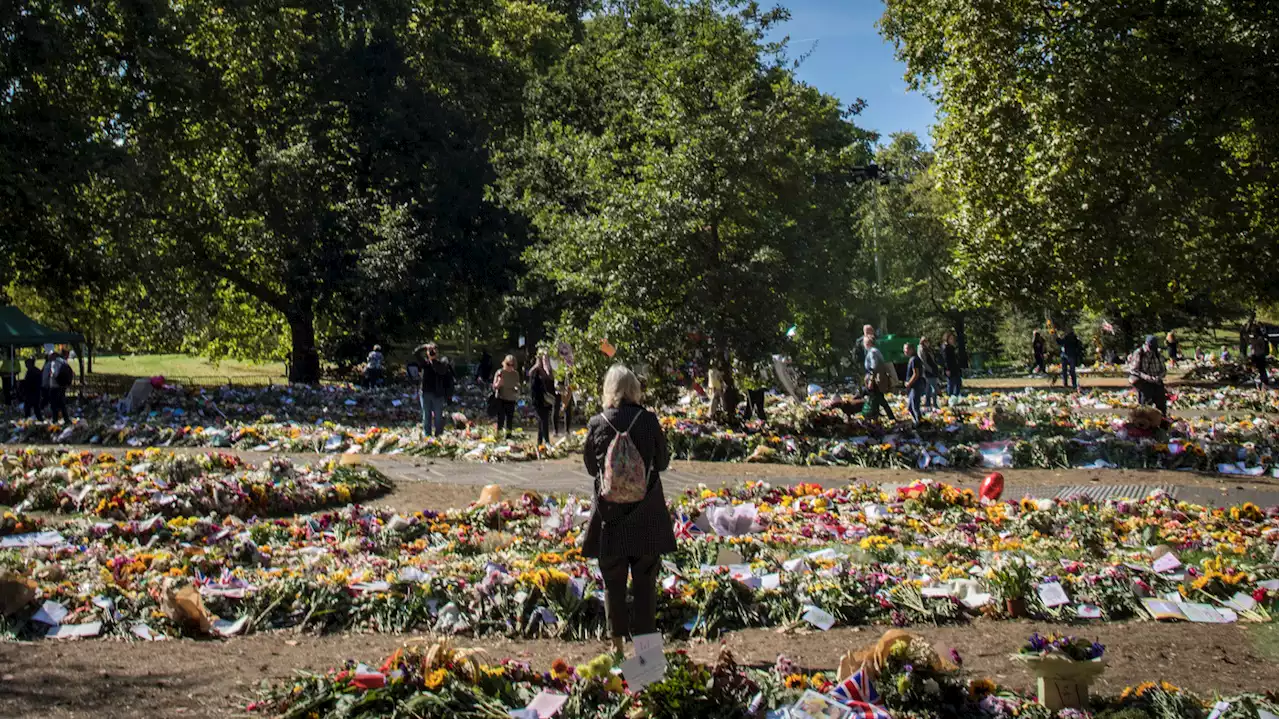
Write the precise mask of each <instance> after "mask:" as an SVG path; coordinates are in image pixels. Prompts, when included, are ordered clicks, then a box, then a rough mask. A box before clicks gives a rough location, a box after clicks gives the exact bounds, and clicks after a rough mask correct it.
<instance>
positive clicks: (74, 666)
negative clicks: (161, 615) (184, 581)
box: [0, 621, 1277, 719]
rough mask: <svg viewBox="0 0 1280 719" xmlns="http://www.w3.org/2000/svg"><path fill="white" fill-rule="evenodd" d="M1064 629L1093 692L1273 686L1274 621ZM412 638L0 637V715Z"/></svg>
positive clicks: (57, 710) (319, 663)
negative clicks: (1266, 645) (1084, 641)
mask: <svg viewBox="0 0 1280 719" xmlns="http://www.w3.org/2000/svg"><path fill="white" fill-rule="evenodd" d="M1054 628H1055V627H1053V626H1050V625H1045V624H1040V623H1033V622H1021V621H1017V622H1010V621H1004V622H990V621H978V622H974V623H972V624H968V625H961V626H951V627H933V628H920V629H913V631H917V632H918V633H919V634H921V635H923V636H925V637H926V638H927V639H928V640H929V641H931V642H932V643H933V644H934V646H935V647H936V648H937V649H938V650H939V651H941V652H944V653H945V652H946V651H947V650H948V649H950V648H955V649H956V650H958V651H959V652H960V654H961V656H962V657H963V659H964V669H965V670H966V671H968V672H970V673H971V674H972V675H973V676H987V677H991V678H993V679H995V680H997V681H999V682H1001V683H1005V684H1009V685H1011V686H1015V687H1021V688H1024V689H1030V688H1031V687H1032V680H1031V679H1030V678H1029V677H1028V675H1027V674H1026V672H1025V670H1024V669H1023V668H1022V667H1020V666H1019V665H1017V664H1016V663H1014V662H1012V661H1010V659H1009V657H1008V655H1009V654H1010V653H1012V652H1013V651H1014V650H1015V649H1016V648H1017V646H1018V645H1019V644H1020V643H1021V642H1022V641H1024V640H1025V638H1026V637H1027V635H1029V634H1030V633H1031V632H1032V631H1041V632H1044V631H1050V630H1052V629H1054ZM1057 629H1060V630H1061V629H1062V627H1057ZM882 631H884V628H883V627H860V628H842V629H833V630H832V631H830V632H805V633H800V634H795V633H792V634H784V633H778V632H776V631H770V630H750V631H742V632H735V633H733V634H730V635H728V636H727V637H725V638H724V643H726V644H727V645H728V646H729V647H730V648H731V649H732V650H733V652H734V655H735V656H736V657H737V659H738V661H739V662H740V663H743V664H748V665H755V666H760V667H764V666H768V665H771V664H772V663H773V661H774V660H775V659H776V658H777V655H778V654H779V653H783V654H786V655H787V656H789V657H791V658H792V660H794V661H795V662H796V663H797V665H799V666H802V667H807V668H809V670H810V671H831V670H833V669H834V668H835V666H836V664H837V663H838V661H839V657H840V655H841V654H843V653H844V652H845V651H848V650H849V649H851V648H861V647H863V646H865V645H867V644H870V643H871V642H873V641H874V640H875V639H876V638H877V637H878V636H879V635H880V633H881V632H882ZM1071 631H1073V632H1074V633H1077V634H1081V635H1084V636H1087V637H1090V638H1095V639H1097V640H1098V641H1101V642H1102V643H1103V644H1105V645H1107V655H1108V657H1109V658H1110V660H1111V666H1110V667H1109V668H1108V669H1107V672H1106V673H1105V674H1104V675H1103V677H1102V679H1101V681H1100V682H1099V683H1098V685H1097V688H1098V690H1099V691H1102V692H1118V691H1120V690H1121V689H1122V688H1123V687H1124V686H1126V685H1131V684H1137V683H1139V682H1142V681H1146V680H1153V679H1165V680H1167V681H1170V682H1173V683H1174V684H1177V685H1179V686H1185V687H1187V688H1190V689H1193V690H1196V691H1197V692H1202V693H1212V692H1213V691H1220V692H1224V693H1231V692H1235V691H1239V690H1251V691H1266V690H1272V691H1274V690H1275V689H1276V683H1275V682H1276V673H1277V664H1276V661H1275V659H1274V657H1273V656H1267V655H1266V654H1267V653H1266V651H1265V650H1263V649H1262V648H1261V646H1262V642H1263V641H1270V642H1271V643H1272V644H1274V641H1275V627H1274V625H1267V626H1265V627H1257V626H1253V627H1249V626H1241V625H1216V626H1210V625H1198V624H1176V625H1174V624H1157V623H1154V622H1142V623H1133V624H1098V625H1095V626H1087V627H1081V626H1077V627H1075V628H1073V629H1071ZM412 639H413V638H412V637H407V636H391V635H352V634H346V635H334V636H322V637H315V636H305V635H295V634H292V633H277V634H260V635H254V636H249V637H242V638H239V639H232V640H227V641H194V640H187V639H184V640H175V641H166V642H154V643H143V642H117V641H106V640H98V641H81V642H70V643H57V642H38V643H13V642H10V643H4V644H0V715H3V716H6V717H26V718H30V719H36V718H37V717H47V718H48V719H73V718H74V719H79V718H89V717H104V718H105V717H119V718H121V719H134V718H136V719H143V718H147V719H150V718H151V717H228V716H241V715H244V714H245V712H244V706H245V704H246V703H247V702H249V701H250V700H252V698H253V696H254V693H255V690H256V688H257V686H258V684H259V683H260V682H261V681H263V680H264V679H265V680H272V681H276V680H281V679H287V678H288V677H290V676H293V674H294V671H295V670H298V669H301V670H308V671H324V670H326V669H328V668H331V667H334V666H337V665H340V664H341V663H342V662H343V661H345V660H347V659H357V660H362V661H367V662H370V663H373V662H379V661H381V660H382V659H383V658H384V657H385V656H386V655H388V654H390V653H391V652H392V651H394V650H395V649H396V647H398V646H400V645H402V644H403V643H404V642H406V641H410V640H412ZM458 643H459V644H460V645H461V646H474V647H483V648H484V649H486V650H487V651H488V652H489V655H490V656H491V657H492V658H493V660H495V661H496V660H497V659H499V658H502V657H508V656H511V657H520V658H523V659H525V660H526V661H529V662H531V663H533V664H534V666H535V667H544V668H545V667H548V666H549V665H550V663H551V661H552V660H553V659H555V658H557V657H564V658H566V659H568V660H569V661H573V662H577V661H582V660H586V659H589V658H591V657H592V656H595V655H596V654H598V653H599V652H600V651H601V650H602V649H603V646H604V645H603V644H602V643H595V642H559V641H555V640H552V639H540V640H531V641H510V640H505V639H485V640H469V639H466V638H460V639H459V640H458ZM677 647H683V648H687V649H688V650H689V651H690V653H691V654H692V655H693V656H695V657H696V658H698V659H702V660H704V661H710V660H712V659H714V657H715V655H716V653H717V652H718V650H719V642H711V643H698V644H693V645H688V644H686V643H677Z"/></svg>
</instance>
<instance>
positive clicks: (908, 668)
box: [902, 664, 916, 674]
mask: <svg viewBox="0 0 1280 719" xmlns="http://www.w3.org/2000/svg"><path fill="white" fill-rule="evenodd" d="M915 670H916V668H915V666H913V665H911V664H907V665H905V666H903V667H902V671H904V672H906V673H908V674H910V673H911V672H914V671H915Z"/></svg>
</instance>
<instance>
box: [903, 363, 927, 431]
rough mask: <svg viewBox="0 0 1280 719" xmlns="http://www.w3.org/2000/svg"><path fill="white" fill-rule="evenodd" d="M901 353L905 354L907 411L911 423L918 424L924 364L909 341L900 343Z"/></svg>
mask: <svg viewBox="0 0 1280 719" xmlns="http://www.w3.org/2000/svg"><path fill="white" fill-rule="evenodd" d="M902 354H904V355H906V356H907V383H906V386H907V411H909V412H910V413H911V424H912V425H915V426H919V424H920V395H922V394H924V388H925V379H924V364H923V363H922V362H921V361H920V356H919V355H917V354H916V348H915V347H912V346H911V344H910V343H907V344H904V345H902Z"/></svg>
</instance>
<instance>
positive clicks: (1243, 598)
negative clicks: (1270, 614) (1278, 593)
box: [1226, 592, 1258, 612]
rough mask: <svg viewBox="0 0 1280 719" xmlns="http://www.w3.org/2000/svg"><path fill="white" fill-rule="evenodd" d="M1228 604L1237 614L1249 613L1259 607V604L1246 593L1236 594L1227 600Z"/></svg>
mask: <svg viewBox="0 0 1280 719" xmlns="http://www.w3.org/2000/svg"><path fill="white" fill-rule="evenodd" d="M1226 604H1227V606H1228V607H1231V608H1232V609H1234V610H1236V611H1237V612H1249V611H1252V610H1253V608H1254V607H1256V606H1258V602H1257V601H1255V600H1254V598H1253V597H1251V596H1249V595H1248V594H1245V593H1244V592H1236V593H1235V594H1234V595H1232V597H1231V598H1230V599H1228V600H1227V602H1226Z"/></svg>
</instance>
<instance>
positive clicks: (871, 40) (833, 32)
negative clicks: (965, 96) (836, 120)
mask: <svg viewBox="0 0 1280 719" xmlns="http://www.w3.org/2000/svg"><path fill="white" fill-rule="evenodd" d="M772 4H781V5H782V6H783V7H785V8H787V9H788V10H790V11H791V20H789V21H788V22H786V23H785V24H783V25H781V26H779V27H778V28H776V29H775V30H774V32H773V33H772V35H771V37H770V39H778V38H780V37H782V36H783V35H789V36H791V42H790V44H789V45H788V50H787V54H788V55H789V56H790V57H792V58H798V57H800V56H801V55H803V54H805V53H810V54H809V57H808V58H807V59H806V60H805V61H804V62H803V63H802V64H801V65H800V69H799V70H798V75H799V77H800V79H801V80H803V81H805V82H807V83H809V84H810V85H813V86H814V87H817V88H818V89H819V90H821V91H823V92H826V93H829V94H831V95H835V96H836V97H838V98H840V101H841V102H843V103H845V104H846V105H847V104H848V103H850V102H853V101H854V100H855V99H856V98H859V97H861V98H862V99H864V100H866V101H867V108H866V109H865V110H863V111H862V114H861V115H859V116H858V117H857V118H855V119H854V122H855V123H856V124H858V125H859V126H860V127H865V128H867V129H869V130H875V131H877V132H879V133H880V135H881V139H882V140H883V139H885V138H887V136H888V134H889V133H890V132H895V131H898V130H912V131H914V132H915V133H916V134H917V135H919V136H920V139H922V140H924V141H925V142H926V143H928V144H932V142H931V141H930V139H929V126H930V125H933V124H934V105H933V103H932V102H930V101H929V100H928V98H926V97H924V96H923V95H921V94H919V93H915V92H908V91H907V84H906V82H905V81H904V80H903V79H902V75H903V72H904V70H905V69H906V68H905V66H904V65H903V64H902V63H900V62H898V60H897V59H896V58H894V56H893V45H892V44H890V43H889V42H888V41H886V40H884V39H883V38H881V37H880V33H879V32H878V31H877V30H876V26H875V23H876V20H878V19H879V18H880V14H881V13H882V12H883V11H884V5H883V3H881V2H880V0H775V2H774V3H770V2H768V0H765V1H764V2H761V5H762V6H763V7H770V6H771V5H772Z"/></svg>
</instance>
